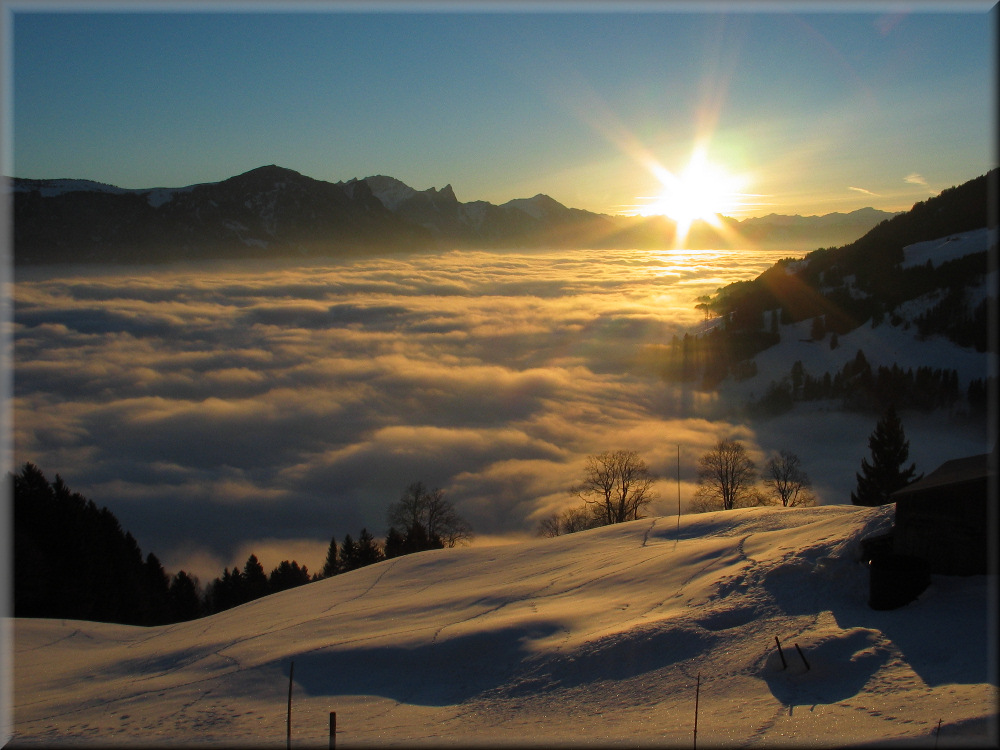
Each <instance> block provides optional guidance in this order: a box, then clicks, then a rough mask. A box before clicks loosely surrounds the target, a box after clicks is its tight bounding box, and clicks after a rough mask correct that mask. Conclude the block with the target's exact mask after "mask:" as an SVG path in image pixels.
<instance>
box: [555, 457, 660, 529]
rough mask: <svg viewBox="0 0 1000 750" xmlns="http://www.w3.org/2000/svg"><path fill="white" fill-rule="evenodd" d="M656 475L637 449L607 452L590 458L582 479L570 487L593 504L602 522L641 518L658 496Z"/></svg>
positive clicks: (596, 514) (604, 523)
mask: <svg viewBox="0 0 1000 750" xmlns="http://www.w3.org/2000/svg"><path fill="white" fill-rule="evenodd" d="M655 481H656V477H655V476H654V475H653V474H652V473H651V472H650V471H649V467H647V466H646V462H645V461H643V460H642V459H641V458H639V454H638V453H636V452H635V451H613V452H609V451H606V452H604V453H599V454H597V455H596V456H588V457H587V466H586V469H585V476H584V479H583V482H582V483H581V484H579V485H577V486H575V487H573V488H572V489H571V492H573V493H575V494H577V495H579V496H580V497H581V498H583V500H584V501H585V502H587V503H588V504H589V505H591V506H592V507H591V510H592V511H593V514H594V517H595V519H596V520H597V521H598V522H599V523H600V524H602V525H607V524H612V523H622V522H623V521H634V520H635V519H637V518H642V510H643V508H645V507H646V506H647V505H649V503H650V502H652V500H653V498H654V497H655V495H654V493H653V490H652V486H653V483H654V482H655Z"/></svg>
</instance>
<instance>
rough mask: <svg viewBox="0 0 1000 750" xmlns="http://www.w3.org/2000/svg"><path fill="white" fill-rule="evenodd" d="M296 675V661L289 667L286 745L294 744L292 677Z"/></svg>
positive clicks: (289, 746)
mask: <svg viewBox="0 0 1000 750" xmlns="http://www.w3.org/2000/svg"><path fill="white" fill-rule="evenodd" d="M294 675H295V662H294V661H293V662H292V663H291V666H290V667H289V668H288V719H287V722H286V736H285V747H287V748H291V746H292V677H293V676H294Z"/></svg>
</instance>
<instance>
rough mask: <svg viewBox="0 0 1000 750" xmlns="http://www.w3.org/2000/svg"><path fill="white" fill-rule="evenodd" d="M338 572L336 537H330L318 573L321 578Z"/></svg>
mask: <svg viewBox="0 0 1000 750" xmlns="http://www.w3.org/2000/svg"><path fill="white" fill-rule="evenodd" d="M339 572H340V568H339V567H338V566H337V537H335V536H333V537H330V546H329V547H328V548H327V550H326V562H325V563H323V570H322V571H321V573H320V575H321V576H322V577H323V578H329V577H330V576H335V575H337V573H339Z"/></svg>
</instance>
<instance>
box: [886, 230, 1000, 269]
mask: <svg viewBox="0 0 1000 750" xmlns="http://www.w3.org/2000/svg"><path fill="white" fill-rule="evenodd" d="M996 242H997V230H996V229H992V230H991V229H987V228H986V227H983V228H982V229H974V230H972V231H971V232H961V233H959V234H950V235H948V236H947V237H939V238H937V239H934V240H927V241H926V242H916V243H914V244H912V245H907V246H906V247H904V248H903V268H912V267H913V266H922V265H924V264H925V263H927V262H928V261H930V263H931V265H932V266H933V267H934V268H937V267H938V266H940V265H941V264H942V263H945V262H947V261H949V260H955V259H957V258H964V257H965V256H966V255H971V254H972V253H982V252H985V251H986V250H988V249H989V248H990V246H991V245H996Z"/></svg>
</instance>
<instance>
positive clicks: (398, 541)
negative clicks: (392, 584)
mask: <svg viewBox="0 0 1000 750" xmlns="http://www.w3.org/2000/svg"><path fill="white" fill-rule="evenodd" d="M405 544H406V539H405V538H404V537H403V535H402V534H400V533H399V531H397V530H396V527H395V526H390V527H389V530H388V531H387V532H386V534H385V550H384V552H383V554H384V555H385V559H386V560H389V559H391V558H393V557H399V556H400V555H405V554H406V553H407V550H406V549H405Z"/></svg>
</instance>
